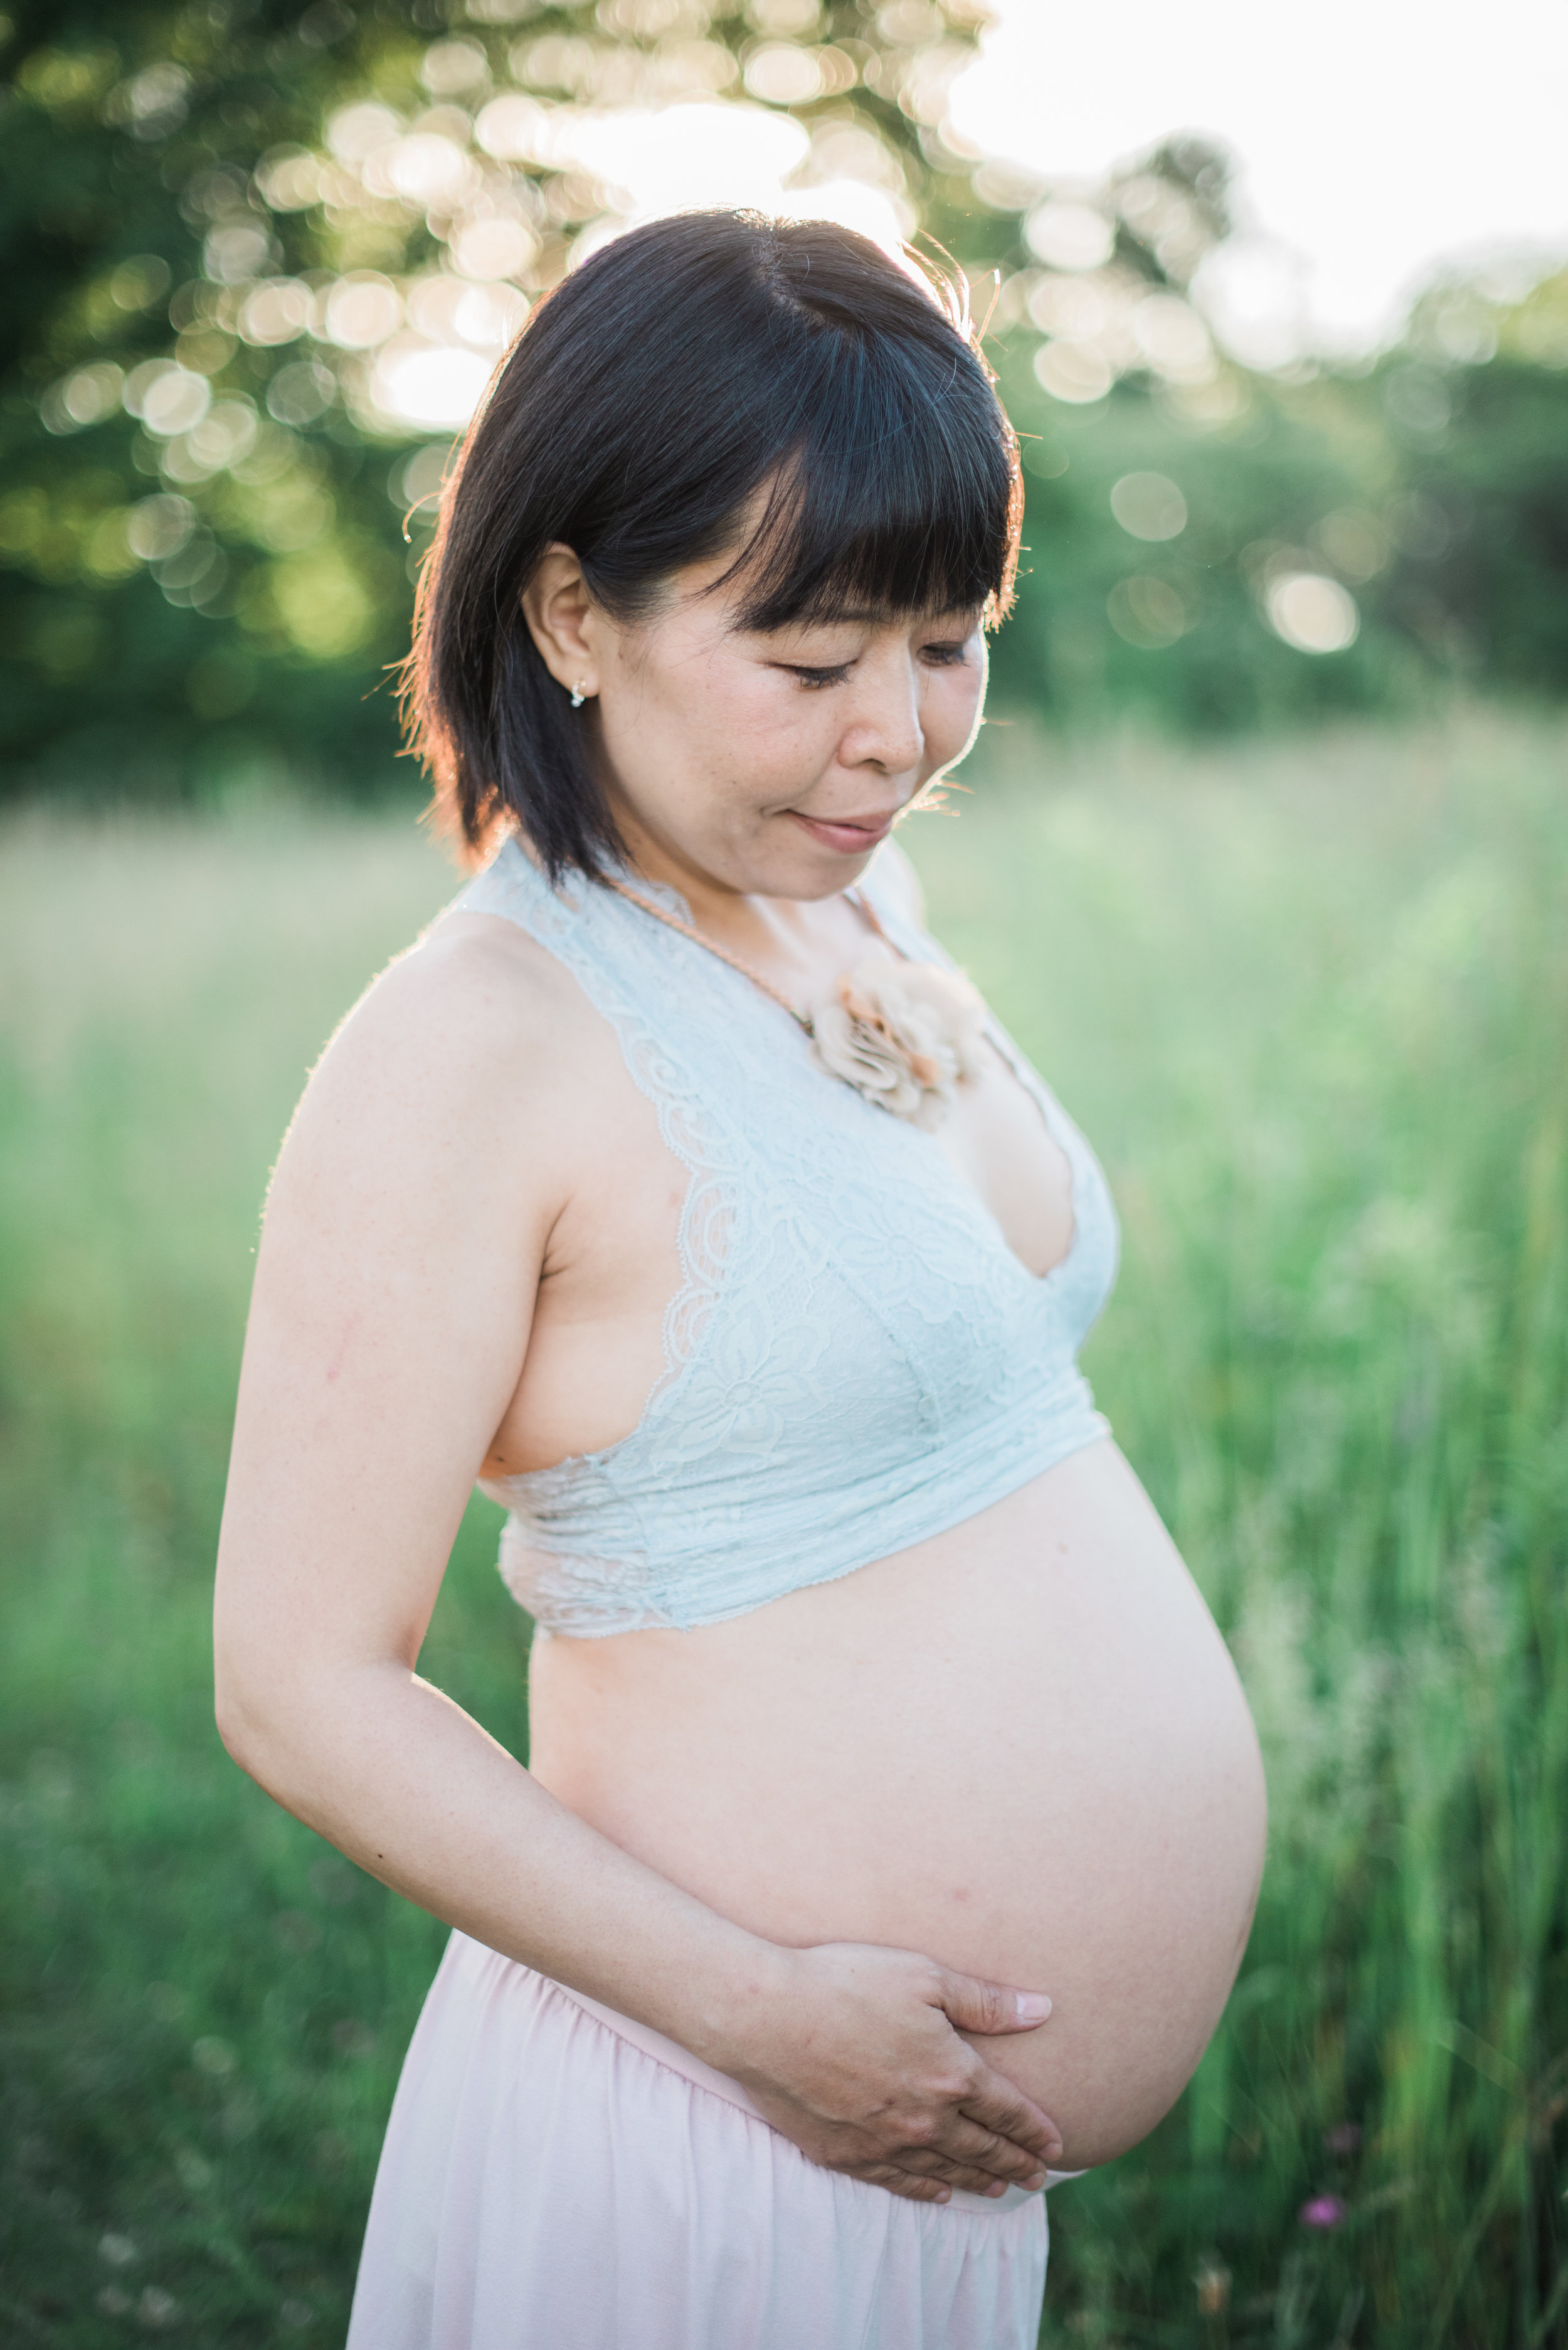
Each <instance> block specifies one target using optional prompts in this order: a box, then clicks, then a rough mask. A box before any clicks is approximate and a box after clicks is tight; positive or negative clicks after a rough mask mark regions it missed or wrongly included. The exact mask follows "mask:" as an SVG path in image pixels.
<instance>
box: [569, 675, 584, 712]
mask: <svg viewBox="0 0 1568 2350" xmlns="http://www.w3.org/2000/svg"><path fill="white" fill-rule="evenodd" d="M586 682H587V681H586V680H585V679H583V678H579V679H578V680H577V681H576V685H574V686H573V688H572V708H573V709H574V710H580V709H581V708H582V706H583V703H584V702H585V701H586V700H587V695H586V693H585V692H584V686H585V684H586Z"/></svg>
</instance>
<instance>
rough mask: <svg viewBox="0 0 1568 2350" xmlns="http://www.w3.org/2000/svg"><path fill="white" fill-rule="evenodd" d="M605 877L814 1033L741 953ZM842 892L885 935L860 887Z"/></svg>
mask: <svg viewBox="0 0 1568 2350" xmlns="http://www.w3.org/2000/svg"><path fill="white" fill-rule="evenodd" d="M606 879H607V880H608V881H609V885H610V888H611V889H614V890H616V891H617V892H618V895H619V896H621V897H622V898H626V899H629V900H630V902H631V904H632V905H634V906H640V907H641V908H642V910H643V912H644V913H645V914H651V915H652V916H653V919H654V920H655V921H656V922H663V923H664V924H665V925H666V927H667V928H668V929H670V930H672V931H679V932H680V936H681V937H682V938H683V939H691V941H693V942H694V943H695V944H696V945H697V946H700V947H706V949H707V950H708V952H709V953H710V954H711V955H717V957H718V959H719V961H720V962H727V963H728V964H729V966H730V969H731V970H732V971H738V972H740V974H741V977H742V979H749V980H750V981H751V983H752V984H753V987H760V988H761V989H762V991H763V994H764V995H771V996H772V997H773V1000H774V1003H776V1004H777V1005H778V1006H779V1008H780V1010H781V1011H784V1012H787V1013H788V1014H789V1016H790V1018H791V1019H792V1020H793V1021H794V1024H795V1025H796V1027H798V1028H804V1029H805V1033H806V1035H808V1036H815V1034H816V1024H815V1021H814V1020H813V1019H812V1016H811V1014H810V1013H809V1012H803V1011H801V1009H800V1007H799V1005H798V1004H795V1003H791V1001H790V999H789V997H788V996H787V995H786V994H785V993H784V990H783V989H782V988H780V987H775V986H774V983H773V981H772V980H771V979H764V978H763V974H762V972H760V971H754V970H753V968H752V965H751V964H750V963H749V962H744V961H742V957H741V956H739V955H738V954H732V953H731V952H730V950H729V948H728V947H722V946H721V945H720V944H719V942H718V941H717V940H716V939H711V938H708V937H706V936H705V935H704V934H703V932H702V931H700V930H698V929H697V927H696V925H695V924H694V923H692V922H683V921H682V920H681V919H680V915H679V914H671V913H670V912H668V911H667V910H665V908H664V907H662V906H658V905H655V903H654V901H653V899H651V898H645V897H644V896H643V895H642V893H641V891H640V890H638V889H628V886H627V884H626V883H625V882H624V881H618V880H617V879H615V877H614V876H613V875H607V876H606ZM844 895H845V896H846V898H847V899H848V900H849V902H850V904H851V905H852V906H854V907H856V908H857V910H859V911H860V912H861V913H863V914H864V915H865V917H866V919H867V921H868V922H869V923H870V925H871V928H872V929H873V930H874V931H876V933H877V937H878V938H879V939H883V940H885V939H886V938H887V936H888V933H887V931H885V930H884V929H883V928H882V925H881V923H880V922H879V921H878V920H877V914H876V910H875V908H874V907H873V906H872V905H871V904H870V902H869V900H868V899H867V898H866V897H864V896H863V895H862V893H861V892H860V890H858V889H846V891H845V892H844Z"/></svg>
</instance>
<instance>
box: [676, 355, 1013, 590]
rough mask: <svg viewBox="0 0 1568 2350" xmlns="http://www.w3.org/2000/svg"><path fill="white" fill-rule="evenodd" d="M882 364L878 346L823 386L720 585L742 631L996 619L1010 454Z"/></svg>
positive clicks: (1004, 584) (1006, 561)
mask: <svg viewBox="0 0 1568 2350" xmlns="http://www.w3.org/2000/svg"><path fill="white" fill-rule="evenodd" d="M897 356H898V357H902V354H898V355H897ZM888 357H889V354H888V353H887V352H886V351H885V350H879V349H877V348H876V347H872V348H870V349H868V350H867V351H865V352H863V353H857V354H855V363H853V364H852V366H851V368H849V369H841V370H838V371H836V378H835V377H834V376H829V377H828V379H827V380H826V381H825V383H824V385H823V387H822V390H823V400H822V404H821V406H820V407H819V408H818V409H817V410H816V411H815V414H814V415H813V417H812V419H811V423H810V426H809V428H808V432H807V435H806V436H805V439H804V441H803V444H802V445H800V446H799V447H797V448H795V449H794V450H792V451H791V452H789V453H788V455H787V457H786V458H785V460H784V464H783V466H782V467H781V469H780V471H779V473H778V474H777V476H776V477H775V480H774V484H773V487H772V490H771V493H770V494H769V496H768V499H767V503H766V504H765V505H764V507H763V512H762V515H761V516H760V517H759V520H758V523H757V526H756V530H755V533H754V535H753V537H752V539H751V540H750V542H749V544H748V545H747V546H744V547H743V548H742V551H741V554H740V556H738V557H737V560H736V562H735V565H734V567H732V570H731V571H730V572H728V573H726V574H725V576H724V578H723V579H722V581H721V582H720V583H719V585H720V586H721V587H724V588H728V589H729V590H730V591H731V592H732V593H734V592H736V591H738V592H739V596H740V605H739V619H740V623H741V625H742V627H743V628H747V629H779V628H784V627H785V626H787V625H788V624H789V623H790V622H792V621H803V622H807V623H809V622H814V621H824V620H832V619H836V618H837V617H838V616H839V615H840V614H843V613H853V614H855V615H856V616H857V617H862V616H866V615H870V616H873V617H875V618H877V619H901V618H903V617H904V616H905V615H907V614H910V613H932V614H935V613H940V612H960V611H964V612H968V611H978V612H981V613H983V614H984V616H985V618H986V620H987V622H988V623H991V622H993V621H995V620H998V619H1001V618H1002V614H1003V612H1004V611H1005V609H1006V606H1007V603H1008V601H1009V600H1010V599H1011V594H1012V571H1013V567H1014V563H1015V559H1016V558H1015V552H1014V532H1015V525H1014V522H1013V513H1012V506H1013V477H1012V468H1011V466H1010V464H1009V463H1008V455H1007V452H1006V451H1005V450H1004V449H1002V448H1001V447H999V445H998V443H997V440H996V436H995V434H994V432H985V431H984V430H981V431H979V432H977V431H976V430H975V429H974V428H975V423H976V420H975V418H974V417H973V416H972V414H966V413H965V412H964V408H963V405H962V404H961V403H955V404H954V412H952V413H951V414H947V413H944V410H943V407H942V404H941V403H940V400H938V401H934V402H933V401H929V400H923V399H921V398H920V397H919V393H920V392H921V391H923V390H925V387H924V386H922V385H919V384H917V385H916V386H913V387H911V386H909V385H907V384H905V383H902V382H900V381H899V380H898V370H897V369H896V368H893V367H889V366H888V363H887V362H888ZM845 376H849V377H850V378H851V380H850V381H848V382H846V381H845V380H844V378H845ZM855 377H859V378H860V379H861V380H859V381H856V380H853V379H854V378H855ZM911 390H913V391H914V393H915V396H914V397H912V398H911V397H910V396H909V394H910V392H911ZM982 422H989V419H984V420H982Z"/></svg>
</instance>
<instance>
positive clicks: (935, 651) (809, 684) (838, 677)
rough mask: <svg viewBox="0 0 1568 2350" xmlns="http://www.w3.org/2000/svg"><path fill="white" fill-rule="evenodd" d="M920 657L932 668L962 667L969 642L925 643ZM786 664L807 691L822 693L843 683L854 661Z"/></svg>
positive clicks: (967, 656)
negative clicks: (815, 665) (821, 665)
mask: <svg viewBox="0 0 1568 2350" xmlns="http://www.w3.org/2000/svg"><path fill="white" fill-rule="evenodd" d="M920 658H921V660H923V661H925V662H926V664H927V666H928V667H929V668H931V669H961V668H962V667H963V666H964V663H965V662H966V661H967V660H968V659H969V646H968V644H967V642H966V643H964V644H961V645H923V646H922V647H921V648H920ZM784 667H785V668H787V670H788V671H789V674H790V676H791V677H796V678H798V679H799V680H800V681H801V683H802V685H804V686H805V689H806V691H807V692H809V693H820V692H821V691H822V690H823V688H824V687H825V686H832V685H842V684H843V683H844V682H845V681H846V678H847V677H848V675H849V671H850V670H851V668H852V667H853V663H851V662H849V661H841V662H840V663H839V665H838V667H837V668H836V669H803V668H802V667H800V666H799V664H798V663H796V662H794V661H790V662H786V663H784Z"/></svg>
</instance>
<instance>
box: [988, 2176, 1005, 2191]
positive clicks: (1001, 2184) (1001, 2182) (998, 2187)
mask: <svg viewBox="0 0 1568 2350" xmlns="http://www.w3.org/2000/svg"><path fill="white" fill-rule="evenodd" d="M985 2191H986V2193H987V2194H988V2195H1005V2194H1006V2192H1007V2181H1006V2179H1005V2178H998V2179H996V2180H995V2181H994V2182H993V2183H992V2185H991V2186H990V2187H988V2188H987V2189H986V2190H985Z"/></svg>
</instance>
